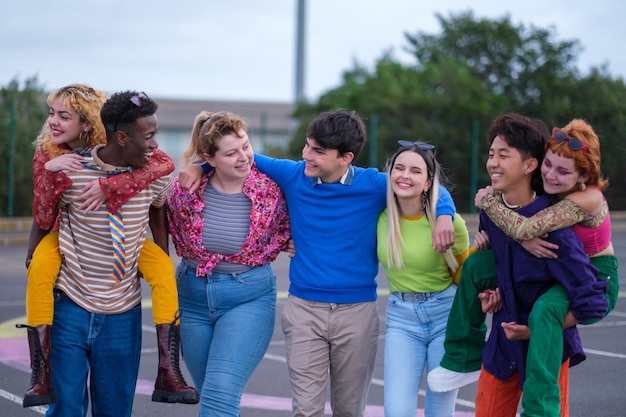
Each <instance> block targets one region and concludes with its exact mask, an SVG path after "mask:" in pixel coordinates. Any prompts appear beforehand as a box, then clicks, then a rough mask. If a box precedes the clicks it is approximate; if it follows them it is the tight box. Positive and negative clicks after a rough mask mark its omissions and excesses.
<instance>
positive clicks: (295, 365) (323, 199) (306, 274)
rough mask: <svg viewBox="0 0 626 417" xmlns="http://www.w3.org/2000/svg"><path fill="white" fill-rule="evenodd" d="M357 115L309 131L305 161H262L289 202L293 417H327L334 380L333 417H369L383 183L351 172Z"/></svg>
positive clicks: (441, 244)
mask: <svg viewBox="0 0 626 417" xmlns="http://www.w3.org/2000/svg"><path fill="white" fill-rule="evenodd" d="M365 138H366V133H365V124H364V123H363V121H362V120H361V118H360V117H359V116H357V115H356V114H355V113H354V112H348V111H342V110H335V111H329V112H326V113H322V114H320V115H319V116H317V117H316V118H315V119H314V120H313V121H312V122H311V124H310V125H309V127H308V130H307V138H306V143H305V145H304V148H303V150H302V159H303V160H302V161H299V162H294V161H291V160H279V159H274V158H269V157H266V156H263V155H258V154H256V155H255V161H256V164H257V166H258V168H259V169H260V170H261V171H263V172H265V173H266V174H268V175H269V176H270V177H271V178H272V179H274V181H276V182H277V183H278V185H279V186H280V187H281V188H282V190H283V192H284V194H285V197H286V199H287V206H288V208H289V216H290V221H291V228H292V231H293V242H294V246H295V250H296V252H295V256H294V257H293V258H292V259H291V264H290V271H289V278H290V281H291V283H290V287H289V298H288V300H287V303H286V305H285V307H284V309H283V312H282V328H283V332H284V334H285V345H286V349H287V364H288V368H289V378H290V383H291V389H292V393H293V413H294V416H322V415H324V404H325V393H326V381H327V377H328V373H329V371H330V384H331V386H330V388H331V407H332V410H333V415H335V416H353V417H360V416H363V414H364V409H365V405H366V401H367V392H368V388H369V384H370V381H371V378H372V372H373V369H374V361H375V358H376V350H377V346H378V333H379V318H378V309H377V306H376V275H377V274H378V259H377V255H376V224H377V221H378V216H379V215H380V213H381V211H382V210H383V209H384V208H385V203H386V200H385V195H386V182H387V180H386V175H385V174H383V173H381V172H379V171H378V170H377V169H373V168H368V169H364V168H359V167H356V166H354V165H352V163H353V161H354V159H355V158H356V157H357V156H358V155H359V152H361V150H362V149H363V146H364V145H365ZM440 195H441V197H440V199H439V202H438V205H437V215H438V216H441V217H438V219H437V227H436V228H435V230H434V233H433V245H434V247H435V249H437V250H439V251H444V250H445V249H447V248H448V247H450V246H451V245H452V243H453V241H454V229H453V227H452V222H451V218H452V216H453V215H454V211H455V208H454V203H453V201H452V198H451V196H450V193H449V192H448V191H447V190H446V189H445V188H443V187H442V189H441V192H440Z"/></svg>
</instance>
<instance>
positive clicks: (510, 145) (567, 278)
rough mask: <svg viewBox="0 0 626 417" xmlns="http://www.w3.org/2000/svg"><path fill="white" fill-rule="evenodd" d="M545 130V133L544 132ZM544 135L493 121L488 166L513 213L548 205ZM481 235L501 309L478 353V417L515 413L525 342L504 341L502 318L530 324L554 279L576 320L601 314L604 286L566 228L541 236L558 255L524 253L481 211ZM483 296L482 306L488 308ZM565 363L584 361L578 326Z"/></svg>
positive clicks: (570, 335)
mask: <svg viewBox="0 0 626 417" xmlns="http://www.w3.org/2000/svg"><path fill="white" fill-rule="evenodd" d="M544 130H545V132H544ZM547 137H549V132H548V130H547V128H546V127H545V125H544V124H543V123H542V122H541V123H539V122H537V121H531V120H530V119H528V118H526V117H524V116H521V115H518V114H507V115H503V116H499V117H498V118H496V119H495V120H494V121H493V122H492V124H491V126H490V128H489V132H488V139H489V142H490V144H491V146H490V149H489V158H488V160H487V171H488V172H489V176H490V177H491V182H492V186H493V188H494V189H495V190H496V191H497V192H499V193H501V195H502V199H503V201H504V203H505V204H506V205H507V206H508V207H509V208H510V209H512V210H516V211H517V212H518V213H520V214H522V215H524V216H527V217H530V216H532V215H533V214H535V213H537V212H538V211H540V210H542V209H543V208H545V207H547V206H548V205H549V204H550V200H549V197H548V196H545V195H544V196H541V195H540V194H541V193H542V191H543V190H542V185H541V184H542V181H541V175H540V170H539V166H540V165H541V161H542V159H543V153H544V145H545V141H546V139H547ZM479 229H480V230H482V231H483V232H482V233H483V234H482V236H483V237H488V240H489V243H490V245H491V247H492V249H493V254H494V257H495V259H496V268H497V276H498V292H499V296H500V298H501V301H502V309H501V310H499V311H497V312H495V313H494V314H493V322H492V330H491V333H490V335H489V339H488V341H487V344H486V345H485V348H484V350H483V368H482V369H481V374H480V378H479V380H478V390H477V394H476V417H491V416H496V415H498V416H500V415H515V413H516V410H517V406H518V403H519V399H520V396H521V386H522V385H523V382H524V380H525V378H526V374H525V370H526V354H527V349H528V342H527V341H512V340H509V339H507V337H506V335H505V332H504V330H503V328H502V326H501V325H502V323H509V322H515V323H518V324H527V323H528V316H529V314H530V311H531V309H532V307H533V304H534V303H535V301H536V300H537V298H539V296H540V295H542V294H543V293H544V292H546V291H547V290H548V289H549V288H551V287H552V286H553V285H554V284H555V283H559V284H561V285H563V287H564V288H565V290H566V291H567V294H568V296H569V299H570V311H571V312H572V314H573V315H574V317H575V318H576V319H577V320H578V321H586V320H589V319H593V318H602V317H603V312H604V311H606V307H607V304H606V300H605V297H604V293H605V291H606V283H605V282H603V281H599V280H598V279H597V271H596V269H595V268H594V267H593V266H592V265H591V264H590V263H589V259H588V258H587V256H586V255H585V253H584V251H583V248H582V244H581V243H580V240H579V239H578V238H577V237H576V235H575V234H574V232H573V231H572V230H571V229H570V228H566V229H563V230H560V231H557V232H552V233H550V235H549V236H548V237H547V238H546V240H548V241H550V242H552V243H555V244H557V245H558V246H559V248H560V249H559V250H557V254H558V258H556V259H541V258H536V257H534V256H533V255H532V254H530V253H528V252H526V251H525V250H524V249H523V248H522V246H521V245H520V244H519V243H517V242H516V241H514V240H513V239H511V238H510V237H508V236H506V235H505V234H504V232H502V231H501V230H500V229H499V228H498V227H497V226H496V225H495V224H494V223H493V222H492V221H491V220H490V219H489V217H488V216H487V215H485V214H484V213H482V212H481V214H480V226H479ZM488 301H489V300H486V301H485V303H484V304H483V307H485V306H487V305H489V303H488ZM563 344H564V358H563V359H564V367H565V370H567V365H568V363H569V365H570V366H573V365H575V364H577V363H579V362H581V361H582V360H584V359H585V354H584V352H583V349H582V345H581V342H580V337H579V335H578V331H577V330H576V328H575V327H570V328H568V329H565V331H564V333H563Z"/></svg>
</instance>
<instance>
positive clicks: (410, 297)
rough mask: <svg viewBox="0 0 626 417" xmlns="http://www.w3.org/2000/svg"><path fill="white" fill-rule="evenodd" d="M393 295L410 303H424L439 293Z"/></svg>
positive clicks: (400, 293) (396, 293)
mask: <svg viewBox="0 0 626 417" xmlns="http://www.w3.org/2000/svg"><path fill="white" fill-rule="evenodd" d="M391 294H392V295H394V296H396V297H398V298H399V299H400V300H402V301H407V302H410V303H423V302H424V301H427V300H428V299H429V298H432V296H433V295H435V294H438V292H392V293H391Z"/></svg>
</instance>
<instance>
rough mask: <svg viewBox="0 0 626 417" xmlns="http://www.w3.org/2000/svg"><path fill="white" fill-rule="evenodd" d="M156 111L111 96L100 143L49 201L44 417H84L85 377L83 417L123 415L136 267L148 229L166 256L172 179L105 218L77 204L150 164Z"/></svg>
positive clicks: (133, 340) (132, 358)
mask: <svg viewBox="0 0 626 417" xmlns="http://www.w3.org/2000/svg"><path fill="white" fill-rule="evenodd" d="M156 109H157V104H156V103H155V102H154V101H152V100H151V99H150V98H148V97H147V96H146V95H145V94H144V93H136V92H132V91H126V92H121V93H117V94H114V95H113V96H112V97H111V98H110V99H109V100H108V101H107V102H106V103H105V104H104V106H103V108H102V111H101V117H102V122H103V124H104V125H105V128H106V132H107V143H106V144H104V145H98V146H95V147H93V148H83V149H82V150H81V151H80V153H81V154H82V155H83V156H84V160H83V165H84V167H83V168H82V169H80V170H77V171H66V174H67V176H68V178H69V179H70V180H71V182H72V185H71V186H70V187H69V188H68V189H67V190H66V191H65V192H64V193H63V194H62V196H61V197H60V200H59V208H60V216H61V220H60V227H59V246H60V250H61V254H62V256H63V263H62V265H61V271H60V275H59V277H58V280H57V283H56V289H55V311H54V325H53V327H52V336H51V337H52V354H51V358H50V362H51V366H52V368H53V369H54V372H53V384H54V386H55V389H56V392H57V398H58V400H57V402H55V403H53V404H51V406H50V410H49V411H48V414H47V415H48V416H53V417H54V416H85V415H86V414H87V407H88V403H89V397H88V394H87V375H88V374H90V377H89V378H90V380H89V383H90V392H91V404H92V406H91V414H92V416H94V417H98V416H105V415H106V416H130V415H131V411H132V404H133V397H134V392H135V385H136V382H137V373H138V370H139V357H140V352H141V284H140V281H139V277H138V271H137V259H138V256H139V252H140V250H141V248H142V246H143V242H144V239H145V237H146V234H147V229H148V226H150V227H151V229H152V233H153V238H154V241H155V243H157V244H158V245H159V246H161V248H163V249H164V250H166V252H167V228H166V220H165V207H164V204H165V201H166V196H167V193H168V191H169V188H170V186H171V181H172V176H171V174H165V175H161V174H162V172H161V174H159V175H161V176H159V177H158V178H155V179H154V180H153V181H152V182H150V183H149V184H148V185H146V186H145V187H143V188H141V189H138V190H136V193H135V194H134V196H133V197H132V198H130V199H129V200H128V201H126V202H125V203H124V204H123V205H121V213H116V214H115V216H112V217H110V215H112V213H109V210H108V209H107V207H106V206H105V205H104V204H102V205H101V206H100V208H99V209H97V210H94V211H91V212H89V213H85V212H84V211H82V210H80V209H79V207H80V205H81V204H82V200H80V198H79V197H80V196H81V195H82V194H83V187H85V186H86V185H87V184H89V183H91V181H93V180H94V179H106V178H107V177H108V176H110V175H114V174H115V173H119V172H124V171H132V170H134V169H141V168H144V167H146V166H150V164H158V162H156V161H154V160H152V156H153V153H154V151H155V150H156V149H157V147H158V144H157V141H156V133H157V130H158V126H157V118H156V115H155V113H156ZM155 159H156V158H155ZM155 172H159V170H158V169H156V170H155ZM116 262H117V264H116ZM115 265H117V267H115Z"/></svg>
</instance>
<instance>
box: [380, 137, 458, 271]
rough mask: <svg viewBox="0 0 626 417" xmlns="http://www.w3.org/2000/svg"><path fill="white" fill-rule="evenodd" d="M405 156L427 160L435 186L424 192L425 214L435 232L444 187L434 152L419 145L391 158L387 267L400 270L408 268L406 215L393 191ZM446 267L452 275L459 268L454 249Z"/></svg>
mask: <svg viewBox="0 0 626 417" xmlns="http://www.w3.org/2000/svg"><path fill="white" fill-rule="evenodd" d="M403 152H415V153H417V154H418V155H420V156H421V157H422V158H424V161H425V162H426V166H427V167H428V176H429V178H428V179H429V180H430V181H431V182H432V184H431V186H430V188H429V189H428V191H426V192H424V194H423V197H424V200H423V201H424V213H425V215H426V218H427V219H428V223H429V224H430V227H431V229H433V230H434V229H435V223H436V221H437V201H438V200H439V186H440V184H441V175H442V173H441V168H440V166H439V162H437V159H435V156H434V152H433V151H423V150H421V149H419V146H418V144H417V143H416V144H415V145H413V146H411V147H408V148H407V147H405V148H401V149H399V150H398V151H397V152H396V153H395V154H394V155H393V157H392V158H391V160H390V161H389V162H388V164H387V169H386V172H387V217H388V227H387V267H388V268H396V269H400V268H402V267H404V259H403V256H402V249H403V248H406V244H405V243H404V239H403V238H402V231H401V229H400V220H401V217H402V214H401V213H400V206H399V205H398V200H397V199H396V196H395V194H394V192H393V190H392V189H391V181H390V178H391V170H392V169H393V166H394V164H395V162H396V159H397V158H398V155H400V154H401V153H403ZM444 258H445V259H446V263H447V264H448V267H449V268H450V270H451V271H452V272H455V271H456V270H457V268H458V267H459V263H458V261H457V260H456V257H455V256H454V254H453V253H452V249H448V250H446V252H445V253H444Z"/></svg>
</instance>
